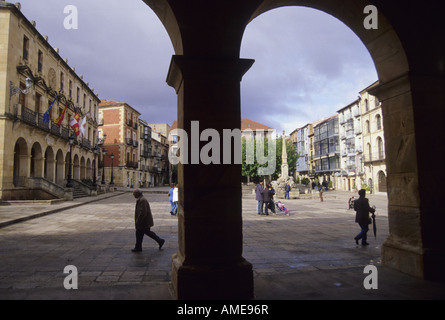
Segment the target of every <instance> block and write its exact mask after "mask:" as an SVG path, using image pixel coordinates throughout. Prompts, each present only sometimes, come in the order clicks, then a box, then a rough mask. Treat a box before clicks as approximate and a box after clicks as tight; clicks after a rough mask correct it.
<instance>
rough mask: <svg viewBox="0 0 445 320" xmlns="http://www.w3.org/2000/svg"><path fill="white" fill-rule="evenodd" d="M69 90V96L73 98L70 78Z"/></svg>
mask: <svg viewBox="0 0 445 320" xmlns="http://www.w3.org/2000/svg"><path fill="white" fill-rule="evenodd" d="M68 90H69V92H68V94H69V97H70V98H71V99H72V98H73V82H72V81H71V80H70V84H69V88H68Z"/></svg>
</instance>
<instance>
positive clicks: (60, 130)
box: [14, 106, 91, 150]
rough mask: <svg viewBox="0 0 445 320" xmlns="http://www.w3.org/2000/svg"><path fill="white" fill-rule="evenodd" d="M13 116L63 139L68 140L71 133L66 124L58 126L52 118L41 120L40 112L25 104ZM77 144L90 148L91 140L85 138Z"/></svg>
mask: <svg viewBox="0 0 445 320" xmlns="http://www.w3.org/2000/svg"><path fill="white" fill-rule="evenodd" d="M14 118H16V119H18V120H21V121H23V122H25V123H27V124H28V125H31V126H33V127H36V128H38V129H40V130H41V131H45V132H47V133H50V134H51V135H53V136H56V137H61V138H63V139H65V140H68V139H69V137H70V135H71V133H72V130H71V129H70V128H69V127H68V126H67V127H65V126H63V125H61V126H58V125H57V124H55V123H54V122H53V121H52V120H49V121H48V122H46V123H45V122H44V121H43V115H42V114H39V113H38V112H35V111H33V110H31V109H29V108H27V107H25V106H20V108H18V109H17V113H16V115H14ZM79 145H80V146H82V147H83V148H85V149H88V150H89V149H91V142H90V141H89V140H87V139H82V141H79Z"/></svg>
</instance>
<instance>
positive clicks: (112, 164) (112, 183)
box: [110, 153, 114, 185]
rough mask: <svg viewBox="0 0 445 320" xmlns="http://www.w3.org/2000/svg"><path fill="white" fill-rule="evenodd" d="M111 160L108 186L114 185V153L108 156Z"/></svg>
mask: <svg viewBox="0 0 445 320" xmlns="http://www.w3.org/2000/svg"><path fill="white" fill-rule="evenodd" d="M110 158H111V181H110V185H114V175H113V171H114V161H113V160H114V153H112V154H111V155H110Z"/></svg>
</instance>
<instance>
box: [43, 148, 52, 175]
mask: <svg viewBox="0 0 445 320" xmlns="http://www.w3.org/2000/svg"><path fill="white" fill-rule="evenodd" d="M43 173H44V178H45V179H47V180H49V181H51V182H54V173H55V165H54V151H53V148H51V147H47V148H46V151H45V162H44V168H43Z"/></svg>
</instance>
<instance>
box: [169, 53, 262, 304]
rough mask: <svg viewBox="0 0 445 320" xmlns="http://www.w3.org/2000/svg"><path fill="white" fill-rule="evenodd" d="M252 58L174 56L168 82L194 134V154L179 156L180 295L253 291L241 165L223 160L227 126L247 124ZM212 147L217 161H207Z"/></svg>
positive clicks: (248, 294) (176, 260) (246, 295)
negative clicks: (244, 97) (245, 91)
mask: <svg viewBox="0 0 445 320" xmlns="http://www.w3.org/2000/svg"><path fill="white" fill-rule="evenodd" d="M252 64H253V60H243V59H238V58H221V59H219V58H213V57H212V58H202V57H190V56H173V58H172V62H171V65H170V70H169V74H168V79H167V82H168V84H169V85H171V86H172V87H174V88H175V89H176V92H177V94H178V129H182V130H184V131H183V132H185V133H186V134H187V138H188V139H187V141H182V143H184V145H182V148H186V149H185V150H184V149H181V153H182V152H186V154H187V155H188V156H187V157H186V158H185V159H183V161H184V163H179V164H178V183H179V217H178V241H179V250H178V252H177V253H176V254H175V255H174V256H173V260H172V283H173V287H174V289H175V293H176V296H177V298H178V299H251V298H253V273H252V265H251V264H250V263H248V262H247V261H246V260H245V259H244V258H243V257H242V247H243V243H242V242H243V237H242V209H241V165H240V164H234V163H231V164H223V150H224V148H223V130H224V129H229V130H233V129H240V127H241V110H240V81H241V78H242V76H243V75H244V73H245V72H247V70H248V69H249V68H250V67H251V65H252ZM206 129H212V131H213V132H215V131H214V130H216V132H217V133H218V135H219V137H220V139H219V141H213V140H214V139H215V137H213V138H211V137H209V136H207V135H204V134H201V133H202V132H203V131H205V130H206ZM209 143H212V144H213V145H214V146H219V151H220V153H219V156H217V157H214V156H215V155H214V154H209V150H208V148H205V147H206V145H208V144H209ZM180 144H181V141H180ZM234 146H235V144H234V141H231V148H230V150H231V153H232V161H233V160H234V157H233V154H234V151H235V150H234ZM217 151H218V150H215V149H212V151H211V153H213V152H217ZM210 155H211V156H212V159H213V160H214V161H212V163H204V162H203V161H202V160H203V159H202V158H203V156H210ZM218 157H219V161H218V160H217V158H218Z"/></svg>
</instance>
